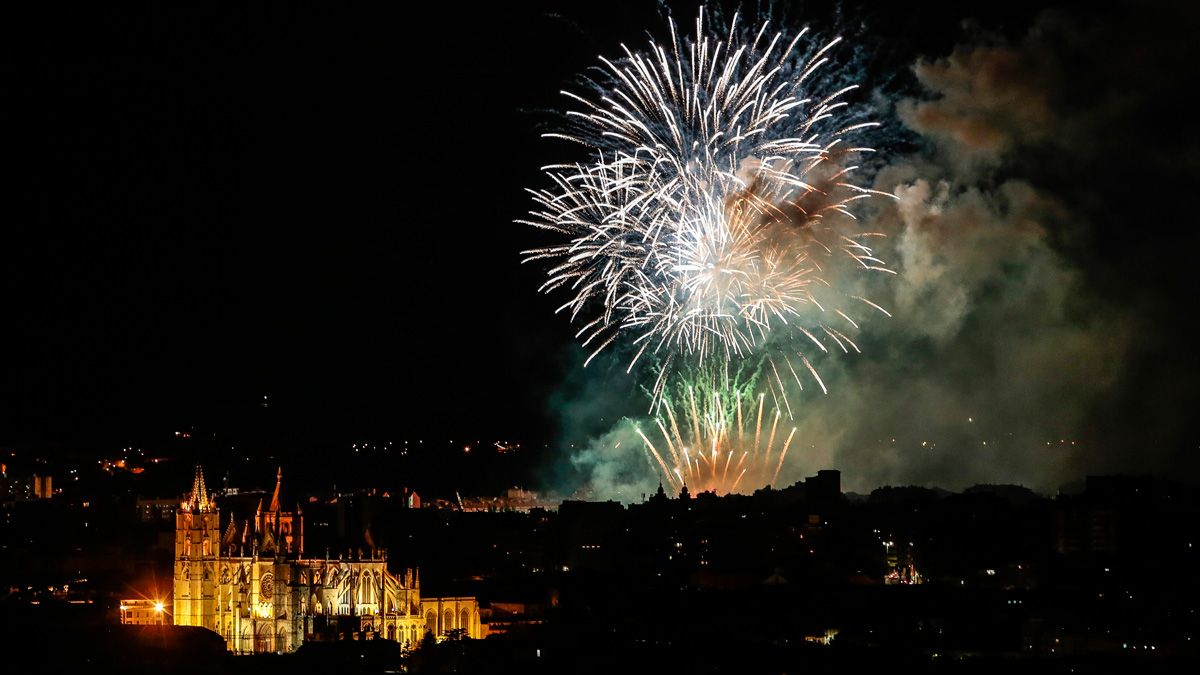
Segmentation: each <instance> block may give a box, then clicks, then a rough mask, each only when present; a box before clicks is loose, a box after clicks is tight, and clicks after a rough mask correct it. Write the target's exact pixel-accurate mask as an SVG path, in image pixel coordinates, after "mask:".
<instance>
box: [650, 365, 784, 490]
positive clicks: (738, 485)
mask: <svg viewBox="0 0 1200 675" xmlns="http://www.w3.org/2000/svg"><path fill="white" fill-rule="evenodd" d="M754 389H755V387H754V385H753V383H750V384H748V385H744V386H739V385H737V384H734V385H732V386H726V387H720V386H713V383H712V382H706V383H692V384H687V385H680V386H679V391H678V394H679V395H678V396H677V397H675V398H674V399H672V400H666V401H665V403H664V405H663V406H662V409H663V411H664V412H663V413H660V414H659V416H658V417H657V419H655V420H654V428H653V429H652V430H651V432H650V434H649V435H647V434H646V433H644V432H643V431H642V430H641V429H638V431H637V433H638V435H639V436H640V437H641V439H642V442H643V443H644V446H645V449H646V454H647V455H648V456H649V457H650V458H651V460H652V463H653V464H654V465H655V467H656V470H657V471H658V472H659V473H660V475H661V477H662V480H663V482H664V483H666V484H668V485H669V486H670V487H671V488H672V490H674V491H678V490H680V489H681V488H682V487H683V486H684V485H688V486H689V487H690V489H692V490H695V491H698V492H706V491H711V492H715V493H717V494H728V493H731V492H738V491H742V492H746V491H753V490H756V489H758V488H761V487H764V486H774V484H775V482H776V481H777V480H778V478H779V472H780V470H781V469H782V468H783V462H784V459H785V458H786V457H787V453H788V449H789V448H790V447H791V445H792V439H793V438H794V436H795V434H796V428H795V427H792V426H790V425H788V424H787V423H786V422H784V415H783V413H782V412H781V411H780V410H779V409H778V408H775V407H774V406H769V405H767V402H766V395H765V394H762V393H760V394H758V395H757V396H756V395H754V393H753V392H754ZM655 432H657V433H655ZM655 440H657V441H658V442H657V443H656V442H655Z"/></svg>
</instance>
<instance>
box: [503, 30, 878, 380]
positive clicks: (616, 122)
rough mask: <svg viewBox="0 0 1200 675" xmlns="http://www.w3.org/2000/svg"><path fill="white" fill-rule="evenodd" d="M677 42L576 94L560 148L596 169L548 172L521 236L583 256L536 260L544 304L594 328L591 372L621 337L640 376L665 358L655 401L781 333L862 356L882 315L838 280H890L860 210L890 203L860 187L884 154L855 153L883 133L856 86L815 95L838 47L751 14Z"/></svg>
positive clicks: (789, 367)
mask: <svg viewBox="0 0 1200 675" xmlns="http://www.w3.org/2000/svg"><path fill="white" fill-rule="evenodd" d="M669 28H670V31H669V32H670V44H669V45H659V44H657V43H655V42H653V41H651V42H650V44H649V45H648V47H647V49H646V50H645V51H643V52H634V51H631V50H629V49H628V48H626V49H625V50H624V55H623V56H622V57H621V58H619V59H616V60H609V59H602V62H603V64H604V75H603V77H601V78H599V80H598V81H597V82H596V84H595V85H594V87H593V89H592V90H590V91H588V92H587V93H586V94H584V95H577V94H573V93H569V92H564V93H566V94H567V96H569V97H570V98H571V100H572V101H573V102H574V104H575V105H576V106H577V107H578V109H576V110H572V111H570V112H568V113H567V120H568V121H569V126H568V127H567V128H566V129H564V130H563V131H561V132H556V133H552V134H547V135H549V136H554V137H559V138H565V139H568V140H571V141H575V142H578V143H581V144H583V145H585V146H587V147H589V148H591V152H592V158H591V161H589V162H586V163H578V164H570V165H553V166H549V167H545V168H544V171H545V173H546V175H547V176H548V178H549V180H550V182H551V184H552V186H551V187H550V188H547V189H543V190H531V191H530V192H531V194H532V196H533V199H534V202H535V204H536V206H535V208H534V210H532V211H531V212H530V218H528V219H526V220H522V221H521V222H523V223H526V224H529V225H533V226H535V227H539V228H543V229H546V230H549V231H552V232H554V233H556V234H557V235H560V236H563V237H565V238H566V239H567V241H566V243H562V244H556V245H552V246H548V247H544V248H539V249H534V250H530V251H526V252H525V258H526V261H532V260H542V261H546V262H548V263H549V266H550V267H549V270H548V279H547V280H546V282H545V283H544V284H543V286H542V290H543V291H546V292H552V291H565V292H567V293H568V294H569V297H568V299H567V301H566V302H565V303H564V304H562V306H561V307H559V311H565V312H568V313H569V314H570V316H571V319H572V321H575V322H578V323H580V324H582V325H581V327H580V329H579V331H578V333H577V337H579V338H580V339H581V340H582V342H583V344H584V345H585V346H587V347H588V348H589V349H590V351H591V356H589V361H590V359H591V358H593V357H594V356H595V355H596V354H597V353H599V352H601V351H602V350H604V349H605V348H606V347H608V346H609V345H610V344H612V343H613V342H614V341H615V340H616V339H617V338H618V337H619V336H621V335H625V336H626V337H627V339H628V340H629V342H630V344H632V345H633V346H634V350H633V352H634V356H633V357H632V359H631V362H630V364H629V366H630V368H631V369H632V368H633V366H634V365H635V364H636V363H637V362H638V360H639V358H641V357H642V356H643V355H644V354H646V353H647V352H649V353H651V354H654V355H656V356H657V357H658V362H659V363H660V364H662V365H661V367H660V373H659V380H658V382H657V383H656V385H655V387H654V397H653V398H654V400H659V399H660V397H661V396H662V394H663V392H664V391H665V382H666V380H665V379H664V376H665V374H666V373H668V372H670V370H671V367H672V364H673V363H674V362H676V361H677V360H678V359H679V358H680V357H684V356H687V357H692V358H690V359H689V361H691V362H703V361H705V360H707V359H710V358H712V357H716V358H718V359H721V360H724V361H726V362H729V361H730V360H734V359H738V358H744V357H747V356H749V355H751V354H754V353H755V352H757V351H760V348H761V347H762V345H764V344H765V343H766V342H767V341H768V340H769V339H770V338H771V337H772V335H773V332H779V331H780V329H781V328H782V329H784V330H786V331H789V333H790V332H791V331H795V334H797V335H802V336H803V337H804V338H805V339H806V341H807V343H808V344H810V345H811V346H812V347H814V348H816V349H819V350H820V351H828V347H827V345H829V346H833V345H836V346H837V347H840V348H841V349H843V350H844V351H848V349H849V348H853V349H855V350H857V349H858V348H857V346H856V345H855V344H854V342H853V341H852V340H851V339H850V338H849V337H848V336H847V333H849V332H852V329H857V327H858V323H857V322H856V321H855V320H854V318H853V316H854V314H855V313H857V312H859V311H861V310H863V309H877V310H879V311H883V310H882V308H880V307H878V306H877V305H875V304H874V303H872V302H870V301H869V300H867V299H865V298H863V297H861V296H858V295H853V294H851V293H846V292H842V291H841V288H842V287H844V286H846V285H847V283H846V282H845V281H844V280H845V278H846V275H844V274H840V273H836V272H834V269H835V266H836V265H839V264H841V263H843V262H848V263H850V264H851V266H853V267H854V268H857V269H860V270H866V271H881V272H891V270H889V269H888V268H887V266H886V264H885V263H884V262H883V261H882V260H880V259H879V258H877V257H876V255H875V254H874V252H873V251H872V249H871V247H870V241H871V238H873V237H877V236H882V235H881V234H879V233H876V232H865V231H859V230H858V229H857V228H856V226H855V224H854V217H853V215H852V214H851V212H850V210H849V206H850V204H851V203H852V202H855V201H857V200H860V199H864V198H867V197H870V196H871V195H872V194H880V193H875V192H874V191H873V190H870V189H867V188H865V187H861V186H858V185H856V184H854V183H853V182H851V175H852V173H853V172H854V170H855V168H856V166H855V165H854V164H853V162H854V161H855V158H856V157H858V156H860V155H861V154H862V153H867V152H871V149H870V148H867V147H863V146H861V145H858V144H856V143H854V142H853V141H854V139H855V138H856V137H857V136H859V135H860V134H861V133H863V132H864V131H865V130H867V129H870V128H872V127H874V126H876V123H875V122H871V121H864V120H862V119H861V118H860V117H859V116H857V115H856V114H855V113H853V112H850V111H849V110H848V105H847V103H846V101H844V100H843V99H844V97H845V96H846V94H847V93H849V92H850V91H852V90H853V89H854V88H855V86H854V85H849V86H844V87H837V88H835V89H834V90H833V91H828V92H822V93H819V94H818V93H817V92H816V91H815V90H816V89H819V88H820V78H819V77H818V76H817V73H819V72H820V71H821V69H822V67H823V66H825V65H826V63H827V62H828V56H827V54H828V53H830V50H831V48H832V47H834V45H836V44H837V43H838V42H839V40H832V41H831V42H829V43H827V44H825V45H823V46H820V47H819V48H817V47H815V46H814V45H810V44H808V43H807V42H805V41H804V37H805V35H806V32H805V31H801V32H800V33H799V34H798V35H795V36H794V37H792V38H791V39H790V40H789V39H788V38H787V37H786V36H784V35H783V34H781V33H776V34H774V35H770V36H769V35H768V34H767V30H766V25H765V24H764V25H763V26H761V27H759V28H756V29H749V28H744V27H742V26H740V25H739V24H738V19H737V16H736V15H735V16H734V19H733V20H732V21H731V22H730V24H729V26H728V27H727V30H723V31H722V33H721V34H720V35H718V34H716V33H713V32H709V31H708V30H707V29H706V23H705V19H704V13H703V10H701V13H700V16H699V18H698V19H697V21H696V27H695V37H694V38H687V37H685V36H681V35H680V33H679V31H677V30H676V27H675V25H674V23H673V22H672V23H671V24H670V26H669ZM810 89H811V90H810ZM885 313H886V312H885ZM770 363H771V367H772V368H773V370H774V377H775V380H777V383H776V385H774V386H775V388H777V389H778V390H779V391H780V392H782V391H783V389H784V379H785V377H787V376H788V375H789V374H790V376H791V377H793V378H794V379H795V380H796V382H797V383H799V382H800V375H799V374H800V373H803V372H806V371H807V372H808V373H810V374H811V375H812V376H813V377H814V378H816V381H817V382H818V384H820V386H821V388H822V389H824V384H823V383H821V382H820V378H819V377H817V376H816V371H815V370H814V369H813V368H812V365H811V363H810V361H809V359H808V358H807V356H805V354H804V353H803V352H802V351H798V350H791V351H790V352H789V351H784V352H781V353H780V355H779V358H773V359H772V360H771V362H770ZM801 386H802V385H801Z"/></svg>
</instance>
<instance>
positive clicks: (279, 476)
mask: <svg viewBox="0 0 1200 675" xmlns="http://www.w3.org/2000/svg"><path fill="white" fill-rule="evenodd" d="M282 482H283V467H282V466H281V467H279V470H278V471H277V472H275V494H274V495H273V496H272V497H271V510H270V512H271V513H279V485H280V484H281V483H282Z"/></svg>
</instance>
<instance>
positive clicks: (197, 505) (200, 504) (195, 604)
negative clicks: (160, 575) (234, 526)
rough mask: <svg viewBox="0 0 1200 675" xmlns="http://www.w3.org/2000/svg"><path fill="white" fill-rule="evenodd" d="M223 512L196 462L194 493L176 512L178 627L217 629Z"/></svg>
mask: <svg viewBox="0 0 1200 675" xmlns="http://www.w3.org/2000/svg"><path fill="white" fill-rule="evenodd" d="M220 540H221V527H220V514H218V512H217V509H216V506H215V505H214V504H213V500H212V496H211V495H209V494H208V491H207V489H206V488H205V486H204V471H203V470H202V469H201V468H200V465H199V464H197V465H196V477H195V479H194V480H193V482H192V492H191V494H190V495H188V498H187V501H185V502H183V503H182V504H181V505H180V507H179V511H178V513H176V514H175V575H174V587H175V616H174V621H175V625H176V626H203V627H204V628H208V629H211V630H216V629H217V581H218V579H217V562H218V557H219V555H218V543H219V542H220Z"/></svg>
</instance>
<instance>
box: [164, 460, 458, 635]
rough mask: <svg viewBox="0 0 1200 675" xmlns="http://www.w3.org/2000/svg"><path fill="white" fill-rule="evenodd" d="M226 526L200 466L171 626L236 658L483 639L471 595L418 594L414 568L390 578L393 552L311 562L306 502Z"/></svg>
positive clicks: (185, 509)
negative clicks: (342, 644) (310, 643)
mask: <svg viewBox="0 0 1200 675" xmlns="http://www.w3.org/2000/svg"><path fill="white" fill-rule="evenodd" d="M281 482H282V470H281V471H280V472H279V474H278V475H277V476H276V481H275V492H274V495H273V496H272V497H271V503H270V504H269V505H267V506H266V507H265V508H264V507H263V505H262V501H261V500H260V501H259V505H258V508H257V509H256V511H255V513H254V515H253V516H252V517H247V518H246V519H245V520H243V521H239V520H238V519H236V518H234V517H233V516H232V514H231V515H230V517H229V519H228V520H227V521H226V522H225V525H224V526H222V517H221V513H220V510H219V509H217V506H216V503H215V501H214V500H215V495H211V494H209V493H208V492H207V491H206V489H205V485H204V473H203V471H202V470H201V468H200V467H199V466H197V467H196V476H195V479H194V481H193V484H192V491H191V493H190V494H189V495H188V497H187V499H186V501H184V502H183V503H182V504H181V505H180V508H179V510H178V511H177V513H176V516H175V571H174V590H175V593H174V613H173V616H174V622H175V625H177V626H201V627H204V628H208V629H209V630H212V631H214V632H216V633H217V634H219V635H220V636H221V637H223V638H224V639H225V644H226V645H227V646H228V647H229V649H230V650H231V651H233V652H234V653H237V654H247V653H253V652H290V651H294V650H296V649H298V648H299V647H300V645H301V644H302V643H303V642H304V641H306V640H336V639H378V638H383V639H388V640H394V641H396V642H399V643H400V644H401V645H405V646H408V647H413V646H415V645H416V644H417V643H418V642H419V641H420V640H421V639H422V638H423V637H424V635H425V633H426V632H431V633H432V634H433V635H434V636H437V637H440V636H443V635H446V634H448V633H450V632H451V631H461V634H463V635H466V636H468V637H472V638H478V637H481V628H480V623H479V607H478V603H477V602H476V601H475V598H422V597H421V581H420V576H419V574H418V573H417V571H416V570H415V569H408V570H405V571H404V572H403V573H402V574H398V575H393V574H392V573H390V572H389V571H388V568H387V554H386V553H384V552H377V551H375V550H371V551H370V552H369V553H367V554H366V555H365V556H363V555H359V556H358V557H357V558H356V559H354V560H342V559H329V558H306V557H305V556H304V518H303V513H302V512H301V510H300V508H299V507H298V506H297V508H296V509H295V510H294V511H284V510H283V509H282V508H281V506H280V502H279V488H280V484H281Z"/></svg>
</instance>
